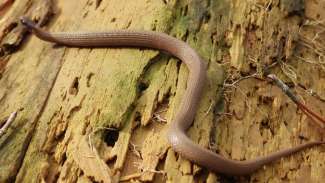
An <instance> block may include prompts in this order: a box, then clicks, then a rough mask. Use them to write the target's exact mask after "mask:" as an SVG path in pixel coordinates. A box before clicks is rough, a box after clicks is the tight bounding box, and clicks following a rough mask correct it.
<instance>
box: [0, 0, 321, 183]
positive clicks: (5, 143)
mask: <svg viewBox="0 0 325 183" xmlns="http://www.w3.org/2000/svg"><path fill="white" fill-rule="evenodd" d="M317 2H318V3H320V4H321V5H322V6H324V5H325V4H324V3H322V2H321V1H317ZM314 3H315V1H311V0H306V1H305V2H303V1H300V0H299V1H296V0H279V1H268V0H265V1H263V0H254V1H226V0H221V1H209V0H191V1H188V0H168V1H167V0H165V1H159V0H147V1H144V0H132V1H130V0H110V1H97V0H80V1H78V2H77V3H76V2H75V1H64V0H58V1H50V0H47V1H43V0H15V1H14V4H13V5H12V6H10V8H9V9H8V10H6V12H5V14H3V16H2V17H0V43H1V44H0V119H4V118H5V117H6V116H8V115H9V114H10V113H11V112H12V111H14V110H16V109H22V110H21V111H20V112H19V116H18V117H17V119H16V120H15V121H14V122H13V123H12V126H13V127H14V128H12V129H10V130H8V131H7V132H6V133H5V134H4V136H3V137H1V138H0V182H14V181H15V182H95V181H96V182H117V181H124V182H142V181H153V182H184V183H185V182H209V183H210V182H211V183H212V182H222V181H224V180H226V181H227V180H228V181H231V180H235V181H236V182H322V180H324V178H325V171H324V170H325V169H324V167H325V166H324V164H325V159H324V158H325V156H324V147H316V148H313V149H310V150H307V151H304V152H302V153H299V154H297V155H295V156H292V157H289V158H284V159H283V160H281V161H278V162H276V163H273V164H271V165H269V166H267V167H265V168H264V169H261V170H259V171H258V172H256V173H254V174H252V175H251V176H247V177H233V178H228V177H223V176H221V175H218V174H215V173H213V172H209V171H208V170H206V169H202V168H200V167H198V166H196V165H194V164H192V163H190V162H189V161H187V160H186V159H183V158H182V157H180V156H178V155H177V154H176V153H175V152H174V151H173V150H172V149H171V148H170V146H169V145H168V143H167V141H166V139H165V132H166V128H167V125H168V123H170V121H171V119H172V118H173V116H174V114H175V112H176V109H177V108H178V104H179V102H180V99H181V98H182V94H183V92H184V89H185V88H186V79H187V69H186V67H185V66H184V65H183V64H180V62H179V61H177V59H175V58H172V57H170V56H169V55H166V54H165V53H160V52H158V51H153V50H146V49H130V48H115V49H104V48H100V49H79V48H65V47H60V46H55V45H52V44H49V43H45V42H43V41H40V40H38V39H37V38H36V37H35V36H28V35H27V34H26V30H24V28H23V27H22V26H21V25H20V24H19V23H18V20H19V17H20V16H21V15H27V16H29V17H31V18H32V19H34V20H37V21H38V22H39V24H40V25H44V24H45V23H46V22H48V24H46V26H45V28H46V29H48V30H50V31H82V30H84V31H105V30H114V29H140V30H155V31H161V32H166V33H168V34H170V35H173V36H176V37H178V38H180V39H182V40H184V41H187V42H188V43H189V44H190V45H191V46H193V47H194V48H195V49H196V50H197V51H198V52H199V53H200V55H202V57H203V58H205V60H206V61H207V63H208V66H209V67H208V72H207V74H208V81H207V83H206V86H205V92H204V94H203V97H202V101H201V103H200V107H199V110H198V112H197V115H196V119H195V121H194V123H193V126H192V127H191V129H190V130H189V131H188V134H189V136H190V137H191V138H192V139H193V140H194V141H195V142H197V143H198V144H200V145H202V146H203V147H205V148H210V149H212V150H213V151H215V152H217V153H220V154H222V155H223V156H225V157H228V158H231V159H235V160H243V159H252V158H254V157H256V156H263V155H265V154H268V153H270V152H274V151H277V150H279V149H283V148H286V147H289V146H294V145H296V144H300V143H303V142H305V141H306V140H308V141H310V140H320V139H322V138H324V135H323V134H322V133H321V132H319V131H317V127H314V126H312V125H311V123H309V122H308V121H309V119H308V118H306V117H305V116H304V115H303V113H302V112H301V111H299V110H297V108H296V106H295V105H294V103H292V102H291V101H290V99H288V98H287V97H286V96H285V95H284V94H283V93H281V91H280V90H279V89H278V88H277V87H275V86H273V85H271V84H270V83H268V82H266V81H262V80H257V79H254V78H251V77H247V76H250V75H254V76H259V75H261V73H262V71H263V70H264V69H265V67H267V66H269V65H274V66H273V67H270V68H269V71H270V72H272V73H277V75H279V76H280V77H281V79H283V80H284V81H286V82H291V83H293V86H295V87H293V89H294V90H295V92H296V93H297V94H299V96H300V97H301V98H302V99H304V100H306V101H308V104H309V106H311V107H312V109H313V110H314V111H316V112H317V113H320V114H325V111H324V110H323V109H325V108H324V105H325V103H324V101H325V95H324V94H325V93H324V92H325V90H324V86H325V85H324V83H325V82H324V81H323V80H324V79H323V78H325V77H323V75H324V72H325V70H324V62H323V59H324V53H325V49H324V48H325V46H324V45H323V42H324V41H323V40H324V38H325V37H324V32H323V31H322V30H324V22H323V21H322V20H323V19H325V15H324V14H323V11H321V10H318V6H316V5H314ZM304 9H305V10H304ZM224 71H225V72H224ZM243 76H244V77H245V76H246V78H245V79H241V78H242V77H243ZM224 79H226V80H225V81H224ZM237 80H238V82H236V81H237ZM222 89H223V90H224V97H223V98H222V97H221V95H222V92H221V90H222ZM221 98H222V100H220V99H221ZM223 101H224V102H223ZM323 116H324V115H323ZM323 140H324V139H323Z"/></svg>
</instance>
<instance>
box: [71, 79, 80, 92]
mask: <svg viewBox="0 0 325 183" xmlns="http://www.w3.org/2000/svg"><path fill="white" fill-rule="evenodd" d="M78 91H79V77H76V78H74V80H73V82H72V84H71V87H70V88H69V94H70V95H77V94H78Z"/></svg>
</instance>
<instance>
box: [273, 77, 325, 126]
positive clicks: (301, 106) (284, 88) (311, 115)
mask: <svg viewBox="0 0 325 183" xmlns="http://www.w3.org/2000/svg"><path fill="white" fill-rule="evenodd" d="M267 77H268V78H270V79H272V81H274V82H275V84H276V85H277V86H278V87H279V88H281V89H282V91H283V92H284V93H285V94H286V95H287V96H288V97H289V98H290V99H291V100H292V101H293V102H294V103H295V104H296V105H297V106H298V108H299V109H300V110H301V111H302V112H303V113H305V114H306V115H307V116H308V117H309V118H311V119H312V121H313V122H315V123H316V124H317V125H319V126H320V127H321V128H322V129H325V119H324V118H322V117H321V116H319V115H318V114H316V113H315V112H313V111H312V110H310V109H309V108H308V107H307V106H305V105H304V104H303V103H302V102H301V100H300V99H299V98H298V97H297V96H296V95H295V94H293V92H292V91H291V90H290V89H289V87H288V86H287V85H286V84H285V83H284V82H283V81H281V80H280V79H279V78H277V77H276V75H274V74H269V75H268V76H267ZM316 119H317V120H319V121H316ZM320 122H321V123H320Z"/></svg>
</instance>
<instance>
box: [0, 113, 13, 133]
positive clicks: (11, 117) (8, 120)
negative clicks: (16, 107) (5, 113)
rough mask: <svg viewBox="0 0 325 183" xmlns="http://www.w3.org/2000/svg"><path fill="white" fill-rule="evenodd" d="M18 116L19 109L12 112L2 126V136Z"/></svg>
mask: <svg viewBox="0 0 325 183" xmlns="http://www.w3.org/2000/svg"><path fill="white" fill-rule="evenodd" d="M16 117H17V111H15V112H13V113H11V114H10V116H9V117H8V119H7V121H6V122H5V124H4V125H3V126H2V127H1V128H0V138H1V137H2V136H3V135H4V134H5V133H6V131H7V129H8V128H9V126H10V124H11V123H12V122H13V121H15V119H16Z"/></svg>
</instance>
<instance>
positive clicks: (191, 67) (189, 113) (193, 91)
mask: <svg viewBox="0 0 325 183" xmlns="http://www.w3.org/2000/svg"><path fill="white" fill-rule="evenodd" d="M20 21H21V23H22V24H23V25H24V26H25V27H26V28H27V29H28V30H29V31H30V32H32V33H33V34H35V35H36V36H37V37H38V38H39V39H41V40H44V41H47V42H52V43H55V44H59V45H65V46H69V47H86V48H87V47H135V48H138V47H141V48H147V49H154V50H159V51H163V52H168V53H169V54H171V55H172V56H174V57H176V58H178V59H179V60H181V62H182V63H184V64H185V65H186V67H187V68H188V72H189V73H188V79H187V86H186V89H185V91H184V94H183V97H182V99H181V101H180V104H179V108H178V110H177V111H176V114H175V117H174V118H173V120H172V122H171V123H170V124H169V127H168V130H167V133H166V134H167V140H168V142H169V144H170V146H171V147H172V149H173V150H174V151H175V152H177V153H179V154H180V155H181V156H182V157H184V158H186V159H188V160H190V161H192V162H193V163H195V164H198V165H200V166H202V167H205V168H207V169H208V170H210V171H213V172H216V173H220V174H225V175H229V176H240V175H247V174H251V173H253V172H255V171H256V170H258V169H260V168H261V167H263V166H264V165H266V164H269V163H271V162H274V161H276V160H278V159H281V158H282V157H285V156H289V155H292V154H293V153H296V152H298V151H301V150H304V149H306V148H310V147H312V146H315V145H321V144H325V142H323V141H312V142H307V143H304V144H300V145H297V146H294V147H291V148H286V149H284V150H279V151H276V152H273V153H270V154H268V155H266V156H261V157H257V158H254V159H249V160H232V159H229V158H225V157H223V156H222V155H219V154H217V153H214V152H212V151H210V150H208V149H206V148H204V147H201V146H200V145H198V144H196V143H194V142H193V141H192V140H191V139H190V138H189V137H188V136H187V134H186V132H187V129H188V128H189V127H190V126H191V125H192V123H193V120H194V118H195V114H196V111H197V108H198V105H199V102H200V99H201V95H202V90H203V87H204V83H205V80H206V73H207V64H206V62H205V61H204V60H203V58H202V57H201V56H200V55H199V54H198V53H197V52H196V51H195V50H194V49H193V48H192V47H190V46H189V45H188V44H187V43H186V42H184V41H182V40H179V39H177V38H175V37H172V36H169V35H168V34H166V33H160V32H155V31H142V30H141V31H136V30H114V31H108V32H56V33H52V32H49V31H46V30H44V29H42V28H40V26H38V25H37V24H36V23H35V22H34V21H32V20H31V19H29V18H27V17H20Z"/></svg>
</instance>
